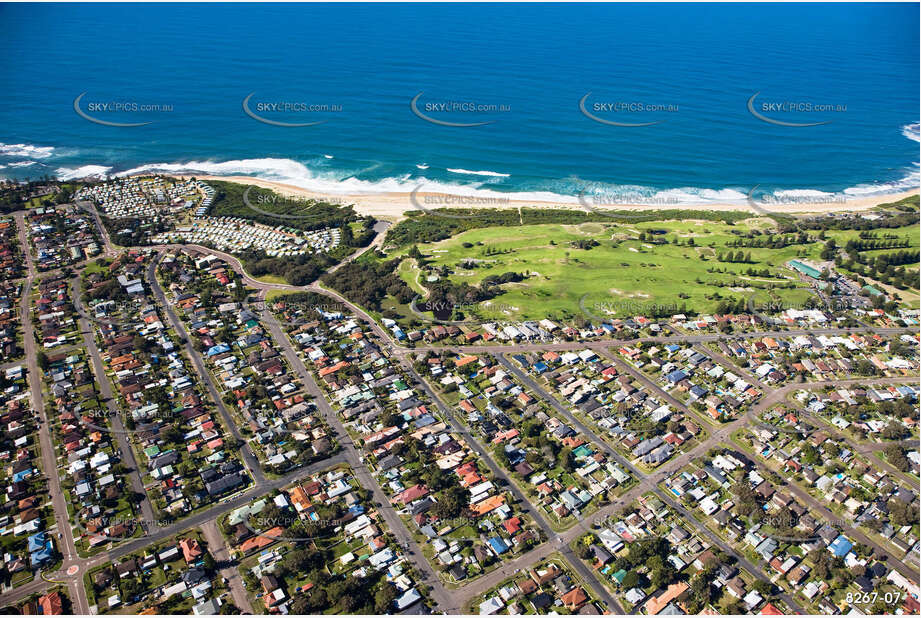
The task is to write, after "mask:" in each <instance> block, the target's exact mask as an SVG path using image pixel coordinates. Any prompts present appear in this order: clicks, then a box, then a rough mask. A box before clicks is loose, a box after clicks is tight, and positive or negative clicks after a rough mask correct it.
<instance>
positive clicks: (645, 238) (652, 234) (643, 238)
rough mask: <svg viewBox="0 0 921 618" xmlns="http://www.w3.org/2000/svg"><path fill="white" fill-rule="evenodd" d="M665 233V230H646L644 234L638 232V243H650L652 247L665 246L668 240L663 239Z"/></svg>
mask: <svg viewBox="0 0 921 618" xmlns="http://www.w3.org/2000/svg"><path fill="white" fill-rule="evenodd" d="M666 231H667V230H659V229H656V230H647V231H645V232H640V235H639V241H640V242H648V243H652V244H654V245H667V244H668V239H667V238H665V233H666ZM660 236H661V238H660Z"/></svg>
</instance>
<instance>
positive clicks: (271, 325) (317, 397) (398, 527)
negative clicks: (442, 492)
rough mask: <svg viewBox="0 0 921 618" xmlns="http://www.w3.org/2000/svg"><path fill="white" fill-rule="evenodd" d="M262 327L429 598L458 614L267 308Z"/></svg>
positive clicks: (457, 606) (458, 607)
mask: <svg viewBox="0 0 921 618" xmlns="http://www.w3.org/2000/svg"><path fill="white" fill-rule="evenodd" d="M262 323H263V324H264V325H265V326H266V327H267V328H268V331H269V333H270V334H271V336H272V339H273V340H274V342H275V344H276V345H277V346H279V347H280V348H281V349H282V352H283V353H284V355H285V358H286V359H287V360H288V363H289V364H290V366H291V367H292V368H293V369H294V371H295V373H297V375H298V377H300V379H301V382H302V383H303V384H304V386H305V387H306V388H307V392H308V393H310V395H311V396H313V400H314V402H315V403H316V404H317V407H318V408H319V410H320V411H321V412H322V413H323V416H324V417H326V421H327V423H328V424H329V426H330V427H332V428H333V429H334V431H335V432H336V434H337V436H338V438H339V443H340V445H341V446H342V450H343V454H344V456H345V458H346V461H347V462H348V464H349V466H351V467H352V470H353V471H354V472H355V475H356V476H357V477H358V480H359V482H360V483H361V486H362V487H364V488H365V489H368V490H370V491H371V492H372V493H373V494H374V500H375V502H377V503H378V504H380V505H381V506H380V508H379V509H378V510H379V512H380V513H381V516H382V517H383V518H384V521H385V522H386V523H387V526H388V527H389V528H390V531H391V532H392V533H393V535H394V536H395V537H396V538H397V541H398V542H399V543H400V545H402V546H403V547H408V548H410V549H411V552H410V554H409V555H408V556H407V557H408V558H409V560H410V561H412V563H413V564H414V565H415V567H416V570H417V571H418V572H419V573H420V574H422V575H423V581H425V583H426V584H428V585H429V586H431V592H430V594H431V596H432V598H433V600H434V601H435V603H436V604H437V605H438V607H439V609H440V610H441V611H443V612H445V613H453V614H457V613H460V612H461V611H462V605H460V604H459V603H458V600H457V598H456V595H454V594H451V593H450V592H449V591H448V590H447V589H445V587H444V586H443V585H442V584H441V581H440V580H439V578H438V574H437V573H436V572H435V571H434V569H432V567H431V565H430V564H429V562H428V560H426V559H425V556H424V555H423V554H422V548H421V547H419V545H418V544H417V543H416V541H415V540H413V537H412V535H411V534H410V533H409V531H408V530H407V529H406V526H405V525H404V524H403V520H401V519H400V517H399V515H397V513H396V511H395V510H394V509H393V507H391V505H390V499H389V498H388V497H387V495H386V494H385V493H384V491H383V490H382V489H381V487H380V485H379V484H378V483H377V481H376V480H375V479H374V478H373V476H372V475H371V474H370V473H369V472H368V469H367V467H365V464H363V463H362V462H361V460H360V459H359V451H358V449H357V447H356V446H355V445H354V444H353V443H352V439H351V438H350V437H349V434H348V432H347V431H346V429H345V426H344V425H343V424H342V421H340V420H339V416H338V415H337V414H336V412H335V411H334V410H333V409H332V407H331V406H330V405H329V402H328V401H327V399H326V396H325V395H324V394H323V391H322V390H321V389H320V387H319V385H318V384H317V383H316V381H315V380H314V379H313V375H311V373H310V371H308V370H307V367H306V366H305V365H304V362H303V361H302V360H301V358H300V356H299V355H298V354H297V352H296V351H295V349H294V346H293V344H292V343H291V340H290V339H289V338H288V336H287V335H286V334H285V333H284V332H283V331H282V329H281V326H279V324H278V322H277V321H276V320H275V319H274V318H273V317H272V316H271V314H270V312H269V310H268V308H263V312H262Z"/></svg>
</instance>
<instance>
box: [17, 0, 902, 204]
mask: <svg viewBox="0 0 921 618" xmlns="http://www.w3.org/2000/svg"><path fill="white" fill-rule="evenodd" d="M0 23H2V25H3V27H4V28H3V29H4V33H5V36H4V37H2V38H0V54H2V57H3V58H4V61H3V63H2V65H0V83H2V84H3V90H4V92H6V93H7V94H6V95H5V96H6V98H7V104H6V105H3V106H0V176H3V177H5V178H16V179H22V178H29V177H32V178H35V177H40V176H44V175H50V176H55V177H58V178H62V179H72V178H78V177H83V176H86V175H88V174H95V175H106V174H113V175H114V174H118V173H132V172H138V171H145V170H162V171H172V172H180V171H181V172H198V173H209V174H223V175H252V176H257V177H260V178H265V179H268V180H276V181H282V182H287V183H290V184H295V185H298V186H302V187H305V188H308V189H312V190H315V191H318V192H321V193H330V194H335V193H355V192H379V191H411V190H413V189H414V188H417V187H419V188H422V189H423V190H425V191H450V192H458V193H477V194H483V195H497V194H502V195H504V196H506V197H522V198H528V197H530V198H534V199H548V200H558V201H560V202H574V201H575V200H576V196H577V195H579V194H580V192H583V191H586V192H589V193H591V194H594V195H598V196H606V197H609V198H610V199H612V200H614V199H618V198H620V199H623V200H634V201H647V202H650V203H661V204H669V203H678V202H682V203H684V202H703V201H716V200H718V201H731V200H742V199H744V198H745V196H746V194H747V193H748V192H749V191H750V190H751V189H752V188H753V187H755V186H758V187H759V191H769V192H772V193H774V194H775V195H777V196H781V197H782V196H787V197H788V198H790V199H797V198H798V197H803V198H804V199H805V198H809V197H811V196H816V195H825V194H829V193H831V194H836V195H842V196H843V195H846V196H862V195H868V194H874V193H886V192H895V191H900V190H905V189H909V188H913V187H917V186H918V184H919V174H918V172H919V145H918V142H919V127H918V120H919V95H918V92H919V78H918V75H919V72H918V48H919V41H918V30H919V28H918V26H919V10H918V6H917V5H916V4H738V5H729V4H719V5H715V4H702V5H692V4H618V5H599V4H584V5H583V4H566V5H548V4H533V5H532V4H503V5H497V4H491V5H485V4H468V5H461V4H443V5H431V4H394V5H382V4H358V5H344V4H335V5H333V4H329V5H326V4H309V5H293V4H259V5H248V4H157V5H153V4H134V5H123V4H99V5H87V4H66V5H58V4H40V5H29V4H2V5H0ZM244 101H245V102H246V103H245V105H244ZM139 123H144V124H140V126H115V125H124V124H139ZM290 125H297V126H290Z"/></svg>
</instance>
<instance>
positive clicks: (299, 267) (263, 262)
mask: <svg viewBox="0 0 921 618" xmlns="http://www.w3.org/2000/svg"><path fill="white" fill-rule="evenodd" d="M240 260H241V261H242V262H243V266H244V268H245V269H246V271H247V272H248V273H249V274H251V275H252V276H254V277H262V276H263V275H275V276H278V277H282V278H284V280H285V281H287V282H288V283H289V284H291V285H307V284H309V283H313V282H314V281H316V280H317V279H319V278H320V275H322V274H323V273H325V272H326V271H327V270H328V269H329V267H330V266H333V265H334V264H336V260H334V259H333V258H332V257H330V256H329V255H327V254H325V253H309V254H301V255H288V256H285V257H269V256H268V255H266V253H265V252H264V251H262V250H259V251H256V250H252V249H250V250H248V251H246V252H245V253H242V254H241V255H240Z"/></svg>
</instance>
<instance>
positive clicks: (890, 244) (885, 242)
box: [844, 232, 911, 253]
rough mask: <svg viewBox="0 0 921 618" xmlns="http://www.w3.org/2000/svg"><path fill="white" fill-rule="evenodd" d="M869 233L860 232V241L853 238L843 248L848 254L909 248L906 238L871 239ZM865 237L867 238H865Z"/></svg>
mask: <svg viewBox="0 0 921 618" xmlns="http://www.w3.org/2000/svg"><path fill="white" fill-rule="evenodd" d="M869 234H870V232H861V233H860V239H859V240H854V239H853V238H852V239H851V240H849V241H847V243H845V245H844V248H845V250H846V251H847V252H848V253H856V252H858V251H875V250H876V249H905V248H907V247H910V246H911V241H910V240H908V239H907V238H886V239H880V238H873V237H870V236H868V235H869ZM865 235H867V236H865Z"/></svg>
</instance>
